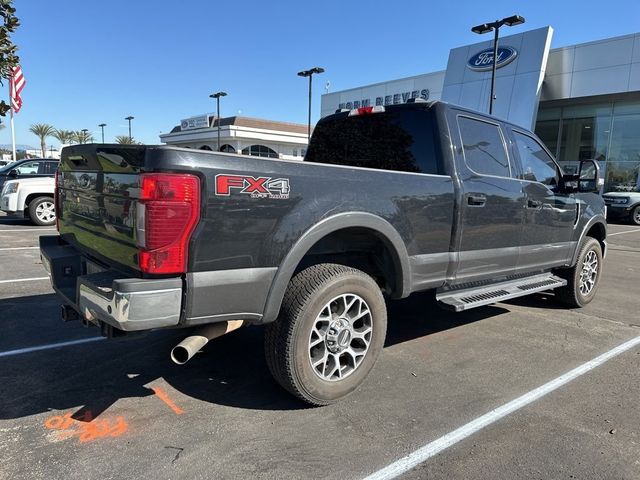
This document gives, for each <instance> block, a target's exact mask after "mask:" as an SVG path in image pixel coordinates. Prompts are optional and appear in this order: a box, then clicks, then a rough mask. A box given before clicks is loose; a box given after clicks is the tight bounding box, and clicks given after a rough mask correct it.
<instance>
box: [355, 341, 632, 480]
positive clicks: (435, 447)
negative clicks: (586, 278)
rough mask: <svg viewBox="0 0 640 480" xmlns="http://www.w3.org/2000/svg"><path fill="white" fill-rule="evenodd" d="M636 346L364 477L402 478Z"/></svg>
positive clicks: (607, 355)
mask: <svg viewBox="0 0 640 480" xmlns="http://www.w3.org/2000/svg"><path fill="white" fill-rule="evenodd" d="M637 345H640V336H638V337H635V338H632V339H631V340H629V341H627V342H625V343H623V344H622V345H619V346H617V347H616V348H614V349H612V350H609V351H608V352H606V353H603V354H602V355H600V356H599V357H596V358H594V359H593V360H591V361H589V362H587V363H583V364H582V365H580V366H579V367H577V368H574V369H573V370H571V371H569V372H567V373H565V374H564V375H562V376H560V377H558V378H556V379H555V380H551V381H550V382H548V383H545V384H544V385H542V386H540V387H538V388H536V389H534V390H531V391H530V392H528V393H525V394H524V395H522V396H521V397H518V398H516V399H515V400H512V401H510V402H509V403H505V404H504V405H502V406H501V407H498V408H496V409H495V410H492V411H490V412H489V413H486V414H484V415H482V416H481V417H478V418H476V419H475V420H472V421H471V422H469V423H467V424H466V425H463V426H462V427H460V428H458V429H456V430H454V431H453V432H450V433H447V434H446V435H444V436H442V437H440V438H438V439H437V440H434V441H433V442H431V443H427V444H426V445H425V446H424V447H421V448H419V449H418V450H416V451H415V452H413V453H410V454H409V455H407V456H406V457H403V458H401V459H400V460H398V461H396V462H394V463H392V464H391V465H389V466H387V467H384V468H383V469H381V470H378V471H377V472H375V473H372V474H371V475H369V476H368V477H366V479H365V480H383V479H384V480H387V479H391V478H396V477H398V476H399V475H402V474H403V473H405V472H408V471H409V470H411V469H412V468H414V467H416V466H418V465H420V464H421V463H423V462H425V461H426V460H428V459H429V458H431V457H433V456H434V455H437V454H438V453H440V452H442V451H443V450H445V449H447V448H449V447H451V446H452V445H455V444H456V443H458V442H460V441H461V440H464V439H465V438H467V437H468V436H470V435H472V434H474V433H476V432H478V431H480V430H482V429H483V428H485V427H487V426H489V425H491V424H492V423H494V422H497V421H498V420H500V419H501V418H503V417H506V416H507V415H509V414H510V413H513V412H515V411H517V410H520V409H521V408H523V407H525V406H527V405H529V404H530V403H532V402H534V401H536V400H538V399H539V398H541V397H543V396H544V395H546V394H548V393H551V392H553V391H554V390H556V389H558V388H560V387H562V386H563V385H566V384H567V383H569V382H571V381H572V380H575V379H576V378H578V377H580V376H582V375H584V374H585V373H587V372H589V371H590V370H593V369H594V368H596V367H598V366H600V365H602V364H603V363H605V362H606V361H608V360H611V359H612V358H613V357H615V356H617V355H620V354H621V353H623V352H626V351H627V350H629V349H631V348H633V347H635V346H637Z"/></svg>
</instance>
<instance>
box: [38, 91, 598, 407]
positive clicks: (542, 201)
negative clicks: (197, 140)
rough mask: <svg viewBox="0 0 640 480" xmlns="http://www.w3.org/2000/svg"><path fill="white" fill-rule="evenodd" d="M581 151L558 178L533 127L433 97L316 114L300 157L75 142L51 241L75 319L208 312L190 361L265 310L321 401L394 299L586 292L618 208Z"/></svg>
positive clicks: (281, 348) (154, 322)
mask: <svg viewBox="0 0 640 480" xmlns="http://www.w3.org/2000/svg"><path fill="white" fill-rule="evenodd" d="M581 167H582V168H581V171H582V175H580V174H578V175H567V174H563V172H562V170H561V169H560V167H559V166H558V164H557V163H556V162H555V160H554V159H553V157H552V156H551V154H550V153H549V152H548V150H547V149H546V148H545V146H544V145H543V144H542V143H541V142H540V140H538V139H537V138H536V137H535V135H533V134H532V133H531V132H529V131H527V130H525V129H523V128H521V127H518V126H516V125H512V124H510V123H507V122H504V121H501V120H498V119H496V118H492V117H490V116H487V115H484V114H480V113H477V112H473V111H470V110H466V109H463V108H459V107H456V106H452V105H448V104H446V103H442V102H431V103H427V102H421V101H419V100H417V101H414V102H411V103H408V104H403V105H394V106H388V107H367V108H360V109H356V110H351V111H340V112H336V114H334V115H331V116H328V117H326V118H324V119H322V120H321V121H320V122H319V123H318V125H317V127H316V129H315V131H314V134H313V138H312V139H311V143H310V145H309V148H308V151H307V154H306V156H305V158H304V161H303V162H298V161H281V160H273V159H266V158H258V157H250V156H241V155H236V154H226V153H214V152H204V151H197V150H192V149H181V148H174V147H167V146H123V145H80V146H73V147H67V148H65V149H64V150H63V152H62V161H61V164H60V168H59V171H58V174H57V176H56V179H57V186H56V207H57V210H58V212H59V214H58V231H59V235H56V236H45V237H40V238H41V240H40V246H41V256H42V260H43V264H44V265H45V267H46V269H47V270H48V271H49V273H50V275H51V281H52V284H53V287H54V289H55V290H56V292H57V293H58V294H59V295H60V296H61V297H62V300H63V302H64V304H63V307H62V312H63V318H65V319H67V320H68V319H75V318H79V319H80V320H81V321H82V322H84V323H87V324H88V323H91V324H95V325H97V326H99V327H100V328H101V330H102V333H103V334H104V335H106V336H109V337H114V336H118V335H124V334H127V333H130V332H134V331H144V330H150V329H162V328H183V327H196V326H197V327H198V330H197V331H196V332H194V334H193V335H190V336H189V337H188V338H186V339H185V341H183V342H182V343H181V344H180V345H178V346H177V347H176V348H175V349H174V350H173V353H172V357H173V359H174V361H176V362H178V363H184V362H186V361H187V360H188V359H189V358H190V357H191V356H192V355H193V354H194V353H195V352H197V351H198V350H199V349H200V348H201V347H202V346H203V345H204V344H205V343H206V342H207V341H208V340H209V339H211V338H214V337H216V336H219V335H221V334H222V333H225V332H227V331H230V330H233V329H235V328H237V327H238V326H240V325H242V324H267V326H266V329H265V330H266V333H265V351H266V360H267V363H268V366H269V368H270V370H271V372H272V373H273V375H274V377H275V378H276V380H277V381H278V382H279V383H280V384H281V385H282V386H283V387H285V388H286V389H287V390H288V391H290V392H291V393H293V394H295V395H297V396H298V397H300V398H301V399H303V400H305V401H307V402H309V403H312V404H315V405H323V404H327V403H331V402H334V401H336V400H338V399H340V398H342V397H344V396H345V395H347V394H349V393H350V392H352V391H353V390H355V389H356V387H357V386H358V385H359V384H360V383H361V382H362V381H363V379H364V378H365V377H366V375H367V374H368V373H369V371H370V370H371V368H372V367H373V364H374V362H375V360H376V358H377V356H378V354H379V352H380V350H381V349H382V346H383V343H384V338H385V333H386V324H387V315H386V307H385V296H387V297H389V298H403V297H407V296H408V295H410V294H411V293H412V292H417V291H423V290H432V291H434V293H435V296H436V299H437V300H438V301H439V302H440V303H441V304H442V305H443V306H444V307H447V308H451V309H454V310H456V311H461V310H466V309H469V308H473V307H477V306H481V305H487V304H490V303H493V302H498V301H502V300H506V299H510V298H514V297H518V296H522V295H527V294H530V293H533V292H539V291H543V290H551V289H555V296H556V297H557V298H558V299H559V300H561V301H563V302H564V303H566V304H568V305H569V306H572V307H581V306H583V305H585V304H587V303H588V302H590V301H591V300H592V298H593V297H594V294H595V292H596V289H597V287H598V281H599V279H600V276H601V274H602V266H603V258H604V253H605V248H606V241H605V239H606V221H605V206H604V203H603V201H602V199H601V198H600V197H599V196H598V195H596V194H594V193H592V191H593V190H595V189H597V186H596V183H597V182H596V179H597V178H598V177H597V175H598V172H597V164H596V163H595V162H593V161H584V162H583V164H582V166H581ZM585 172H586V173H585ZM589 172H591V173H589ZM589 175H593V176H594V178H589Z"/></svg>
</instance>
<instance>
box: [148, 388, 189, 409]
mask: <svg viewBox="0 0 640 480" xmlns="http://www.w3.org/2000/svg"><path fill="white" fill-rule="evenodd" d="M151 390H153V393H155V394H156V397H158V398H159V399H160V400H162V401H163V402H164V403H166V404H167V405H168V406H169V408H170V409H171V410H173V412H174V413H175V414H176V415H182V414H183V413H184V410H182V409H181V408H180V407H178V406H177V405H176V404H175V403H173V401H172V400H171V399H170V398H169V395H167V393H166V392H165V391H164V390H162V389H161V388H160V387H151Z"/></svg>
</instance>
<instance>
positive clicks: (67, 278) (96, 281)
mask: <svg viewBox="0 0 640 480" xmlns="http://www.w3.org/2000/svg"><path fill="white" fill-rule="evenodd" d="M40 257H41V259H42V264H43V265H44V267H45V269H46V270H47V273H48V274H49V277H50V279H51V285H52V286H53V289H54V290H55V291H56V292H57V293H58V294H59V295H61V296H62V297H63V299H64V301H65V303H67V304H69V305H71V306H72V307H73V308H74V309H75V310H76V311H77V312H78V313H79V314H80V316H81V317H84V318H85V319H86V320H87V321H89V322H92V323H94V324H96V325H101V324H102V323H105V324H108V325H111V326H112V327H115V328H118V329H120V330H124V331H137V330H149V329H153V328H164V327H173V326H177V325H178V323H179V321H180V312H181V306H182V288H183V280H182V279H181V278H163V279H139V278H126V277H124V276H123V275H122V274H121V273H119V272H116V271H114V270H104V269H99V268H96V266H95V264H93V263H92V262H90V260H88V259H87V258H85V257H84V256H83V255H82V254H81V253H80V252H79V251H78V250H77V249H76V248H74V247H73V246H71V245H69V244H68V243H66V242H64V241H63V240H62V239H61V238H60V237H59V236H42V237H40ZM90 272H92V273H90Z"/></svg>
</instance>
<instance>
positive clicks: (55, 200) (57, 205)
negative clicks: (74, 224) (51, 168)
mask: <svg viewBox="0 0 640 480" xmlns="http://www.w3.org/2000/svg"><path fill="white" fill-rule="evenodd" d="M61 185H62V172H61V171H60V169H59V167H58V170H56V175H55V181H54V187H53V206H54V208H55V212H56V230H57V231H58V232H59V231H60V214H61V213H62V208H61V207H60V192H59V191H58V188H59V187H60V186H61Z"/></svg>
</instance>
